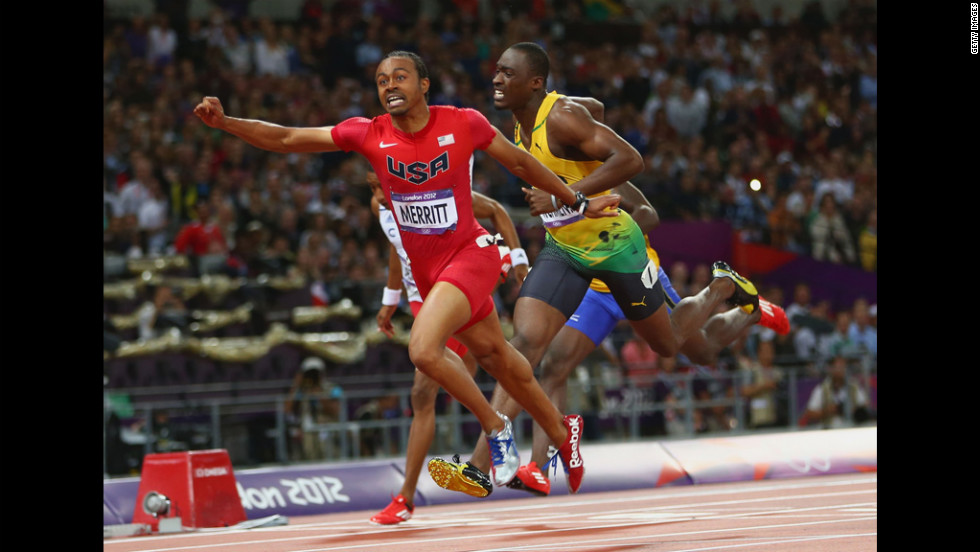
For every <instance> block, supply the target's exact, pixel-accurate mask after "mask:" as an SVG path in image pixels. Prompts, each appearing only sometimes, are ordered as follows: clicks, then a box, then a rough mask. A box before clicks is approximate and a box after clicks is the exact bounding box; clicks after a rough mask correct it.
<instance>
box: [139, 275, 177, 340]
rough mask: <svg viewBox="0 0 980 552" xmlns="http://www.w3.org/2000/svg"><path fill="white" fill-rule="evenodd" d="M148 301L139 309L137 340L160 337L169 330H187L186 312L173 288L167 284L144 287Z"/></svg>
mask: <svg viewBox="0 0 980 552" xmlns="http://www.w3.org/2000/svg"><path fill="white" fill-rule="evenodd" d="M146 293H147V296H148V298H149V299H148V300H147V301H146V302H144V303H143V305H142V306H141V307H140V309H139V314H138V318H139V338H140V339H141V340H146V339H154V338H157V337H160V336H161V335H163V334H164V332H166V331H168V330H169V329H171V328H176V329H177V330H185V329H186V328H187V315H188V310H187V307H186V306H185V305H184V301H183V300H181V298H180V297H179V296H178V295H177V293H176V292H175V290H174V288H173V287H172V286H171V285H169V284H167V283H161V284H150V285H147V286H146Z"/></svg>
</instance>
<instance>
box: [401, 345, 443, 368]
mask: <svg viewBox="0 0 980 552" xmlns="http://www.w3.org/2000/svg"><path fill="white" fill-rule="evenodd" d="M442 355H443V351H442V350H441V349H439V348H436V347H431V346H426V345H424V344H421V343H412V342H410V343H409V346H408V358H409V359H410V360H411V361H412V364H414V365H415V367H416V368H418V369H419V371H420V372H422V373H424V374H428V373H430V372H431V370H432V368H433V367H434V366H435V365H436V364H437V363H438V362H439V361H440V360H441V358H442Z"/></svg>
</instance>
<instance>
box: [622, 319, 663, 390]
mask: <svg viewBox="0 0 980 552" xmlns="http://www.w3.org/2000/svg"><path fill="white" fill-rule="evenodd" d="M658 358H659V355H657V353H656V352H655V351H654V350H653V349H651V348H650V345H649V344H648V343H647V342H646V340H644V339H643V338H642V337H640V336H639V335H638V334H637V333H636V332H635V331H634V332H633V333H632V335H631V336H630V339H629V341H627V342H626V343H624V344H623V347H622V348H621V349H620V351H619V360H620V363H621V365H622V367H623V370H624V371H625V373H626V379H627V380H628V381H629V383H630V385H632V386H633V387H650V386H652V385H653V382H654V377H655V376H656V375H657V360H658Z"/></svg>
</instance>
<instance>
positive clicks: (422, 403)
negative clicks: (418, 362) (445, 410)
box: [411, 378, 439, 413]
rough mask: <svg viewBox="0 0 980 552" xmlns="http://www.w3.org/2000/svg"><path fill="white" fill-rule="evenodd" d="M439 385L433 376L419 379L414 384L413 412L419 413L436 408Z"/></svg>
mask: <svg viewBox="0 0 980 552" xmlns="http://www.w3.org/2000/svg"><path fill="white" fill-rule="evenodd" d="M438 392H439V385H438V384H437V383H436V382H435V381H433V380H432V379H431V378H425V380H423V381H417V382H416V383H415V384H414V385H412V396H411V400H412V412H415V413H419V412H425V411H428V410H434V409H435V402H436V393H438Z"/></svg>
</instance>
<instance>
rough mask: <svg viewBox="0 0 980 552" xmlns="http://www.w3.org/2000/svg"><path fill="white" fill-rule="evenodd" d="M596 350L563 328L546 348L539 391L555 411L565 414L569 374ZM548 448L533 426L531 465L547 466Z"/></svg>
mask: <svg viewBox="0 0 980 552" xmlns="http://www.w3.org/2000/svg"><path fill="white" fill-rule="evenodd" d="M595 348H596V345H595V343H593V342H592V340H591V339H589V337H588V336H586V335H585V334H584V333H582V332H580V331H579V330H576V329H575V328H572V327H569V326H563V327H562V329H561V330H560V331H559V332H558V335H557V336H555V339H554V340H553V341H552V342H551V345H550V346H549V347H548V352H547V353H545V355H544V359H543V360H542V361H541V387H542V389H544V391H545V393H547V394H548V398H549V399H550V400H551V402H553V403H555V406H557V407H558V410H561V411H562V412H564V411H565V409H566V408H567V407H568V400H567V399H568V393H567V392H568V377H569V376H570V375H571V373H572V370H574V369H575V368H576V367H577V366H578V365H579V364H580V363H581V362H582V361H583V360H585V357H587V356H589V353H591V352H592V351H594V350H595ZM550 444H551V443H550V442H549V441H548V438H547V436H546V435H545V434H544V432H543V431H542V430H541V427H540V426H538V424H534V438H533V445H532V450H531V461H533V462H536V463H537V465H538V466H544V465H545V464H546V463H547V462H548V445H550ZM545 475H546V476H547V474H545Z"/></svg>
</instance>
